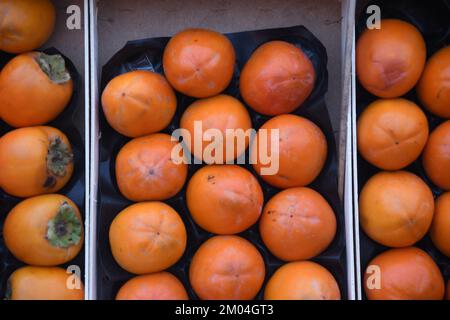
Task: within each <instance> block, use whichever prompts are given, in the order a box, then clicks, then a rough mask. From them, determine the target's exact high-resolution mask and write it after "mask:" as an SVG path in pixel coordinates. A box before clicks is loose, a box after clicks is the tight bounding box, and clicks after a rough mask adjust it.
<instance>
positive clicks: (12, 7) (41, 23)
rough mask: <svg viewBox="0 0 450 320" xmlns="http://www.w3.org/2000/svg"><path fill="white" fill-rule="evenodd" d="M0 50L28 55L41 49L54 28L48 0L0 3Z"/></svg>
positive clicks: (14, 0)
mask: <svg viewBox="0 0 450 320" xmlns="http://www.w3.org/2000/svg"><path fill="white" fill-rule="evenodd" d="M0 17H3V18H2V24H1V26H0V50H2V51H6V52H10V53H21V52H26V51H31V50H34V49H37V48H39V47H40V46H42V45H43V44H44V43H45V42H46V41H47V40H48V38H50V35H51V34H52V33H53V29H54V27H55V18H56V14H55V7H54V6H53V4H52V2H51V1H50V0H2V1H0Z"/></svg>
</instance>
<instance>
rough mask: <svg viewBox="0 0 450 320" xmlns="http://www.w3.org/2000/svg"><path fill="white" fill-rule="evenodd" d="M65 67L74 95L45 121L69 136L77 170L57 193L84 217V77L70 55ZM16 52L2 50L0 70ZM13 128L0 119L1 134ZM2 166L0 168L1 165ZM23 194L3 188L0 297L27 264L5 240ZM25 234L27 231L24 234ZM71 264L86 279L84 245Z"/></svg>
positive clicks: (0, 197) (0, 203) (0, 200)
mask: <svg viewBox="0 0 450 320" xmlns="http://www.w3.org/2000/svg"><path fill="white" fill-rule="evenodd" d="M44 52H45V53H47V54H61V52H59V51H58V50H57V49H55V48H50V49H46V50H44ZM63 57H64V60H65V62H66V67H67V69H68V70H69V72H70V75H71V77H72V80H73V85H74V87H73V95H72V98H71V100H70V102H69V104H68V105H67V107H66V108H65V109H64V111H63V112H62V113H61V114H60V115H59V116H58V117H57V118H56V119H55V120H53V121H51V122H49V123H47V124H45V125H46V126H51V127H55V128H57V129H59V130H61V131H62V132H63V133H64V134H65V135H66V136H67V138H68V139H69V141H70V143H71V145H72V149H73V154H74V172H73V175H72V177H71V179H70V181H69V182H68V183H67V184H66V186H65V187H64V188H63V189H61V190H60V191H58V192H57V193H58V194H63V195H65V196H67V197H68V198H70V199H71V200H72V201H73V202H74V203H75V204H76V205H77V206H78V208H79V209H80V214H81V216H82V219H83V221H84V220H85V210H86V208H85V196H86V188H85V162H84V156H85V141H84V132H85V131H84V130H85V121H84V114H85V112H84V104H83V99H79V97H80V96H83V90H82V89H81V77H80V75H79V73H78V71H77V69H76V68H75V66H74V64H73V63H72V62H71V61H70V59H69V58H67V57H66V56H64V55H63ZM12 58H14V55H11V54H7V53H4V52H1V51H0V70H1V69H2V68H3V67H4V66H5V65H6V64H7V63H8V62H9V61H10V60H11V59H12ZM12 130H14V128H12V127H10V126H9V125H8V124H6V123H5V122H4V121H1V120H0V136H3V135H4V134H6V133H7V132H9V131H12ZM0 170H1V169H0ZM22 200H23V199H22V198H17V197H13V196H11V195H8V194H7V193H5V192H4V191H3V190H1V189H0V299H3V298H4V297H5V291H6V283H7V280H8V278H9V276H10V275H11V273H13V272H14V271H15V270H16V269H18V268H20V267H22V266H24V265H25V264H24V263H23V262H21V261H19V260H17V259H16V258H15V257H14V256H13V255H12V254H11V253H10V252H9V251H8V249H7V248H6V246H5V243H4V240H3V223H4V221H5V219H6V217H7V215H8V213H9V211H10V210H11V209H12V208H13V207H14V206H15V205H17V204H18V203H19V202H20V201H22ZM23 236H24V237H25V236H26V235H23ZM69 265H75V266H78V267H79V268H80V270H81V274H80V276H81V277H82V280H83V282H84V246H83V248H82V249H81V250H80V253H79V254H78V255H77V256H76V257H75V258H74V259H73V260H71V261H69V262H68V263H66V264H65V265H62V266H61V267H63V268H65V267H67V266H69Z"/></svg>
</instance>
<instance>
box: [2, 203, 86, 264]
mask: <svg viewBox="0 0 450 320" xmlns="http://www.w3.org/2000/svg"><path fill="white" fill-rule="evenodd" d="M24 235H26V236H24ZM3 238H4V240H5V245H6V247H7V248H8V250H9V251H11V253H12V254H13V255H14V256H15V257H16V258H17V259H19V260H21V261H23V262H25V263H27V264H31V265H36V266H56V265H59V264H63V263H66V262H68V261H70V260H72V259H73V258H75V256H76V255H77V254H78V253H79V252H80V250H81V247H82V245H83V239H84V232H83V222H82V219H81V215H80V212H79V210H78V208H77V206H76V205H75V203H73V202H72V201H71V200H70V199H69V198H67V197H65V196H63V195H59V194H48V195H41V196H36V197H32V198H29V199H26V200H23V201H22V202H20V203H19V204H18V205H16V206H15V207H14V208H13V209H12V210H11V211H10V212H9V214H8V216H7V217H6V220H5V223H4V225H3Z"/></svg>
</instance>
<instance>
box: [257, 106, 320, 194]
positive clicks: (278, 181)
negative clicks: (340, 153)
mask: <svg viewBox="0 0 450 320" xmlns="http://www.w3.org/2000/svg"><path fill="white" fill-rule="evenodd" d="M262 129H265V130H267V131H266V132H267V140H266V141H267V151H268V152H267V153H266V152H262V154H269V155H272V156H274V155H275V154H276V146H275V145H274V146H272V141H271V135H272V134H275V132H276V130H279V168H278V172H277V173H276V174H273V175H267V174H262V173H263V172H262V169H263V168H269V167H270V165H266V164H264V163H263V161H262V159H261V157H260V155H259V153H260V151H261V149H260V145H259V144H260V143H261V141H265V140H263V139H262V138H261V136H262V135H263V132H264V131H262ZM257 139H258V143H253V144H252V146H251V154H252V157H254V159H255V160H254V161H253V168H254V169H255V171H256V172H257V173H258V174H259V175H261V178H262V179H263V180H264V181H266V182H267V183H268V184H270V185H272V186H274V187H277V188H281V189H286V188H292V187H304V186H306V185H308V184H310V183H311V182H313V181H314V179H316V178H317V176H318V175H319V173H320V172H321V171H322V168H323V166H324V164H325V161H326V158H327V149H328V146H327V141H326V139H325V135H324V134H323V132H322V131H321V130H320V128H319V127H318V126H317V125H315V124H314V123H313V122H311V121H309V120H308V119H306V118H302V117H299V116H296V115H291V114H285V115H280V116H276V117H273V118H272V119H270V120H268V121H267V122H266V123H264V124H263V125H262V127H261V128H260V129H259V130H258V134H257Z"/></svg>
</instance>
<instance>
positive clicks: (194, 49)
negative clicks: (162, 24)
mask: <svg viewBox="0 0 450 320" xmlns="http://www.w3.org/2000/svg"><path fill="white" fill-rule="evenodd" d="M235 62H236V54H235V52H234V48H233V45H232V44H231V42H230V40H228V38H227V37H225V36H224V35H222V34H220V33H218V32H215V31H212V30H206V29H186V30H183V31H181V32H179V33H177V34H176V35H174V36H173V37H172V38H171V39H170V41H169V43H168V44H167V46H166V48H165V49H164V54H163V67H164V74H165V75H166V77H167V80H168V81H169V82H170V84H171V85H172V87H174V88H175V89H176V90H177V91H179V92H181V93H184V94H186V95H188V96H191V97H195V98H206V97H211V96H214V95H216V94H219V93H220V92H222V91H223V90H225V88H226V87H227V86H228V84H229V83H230V81H231V78H232V77H233V72H234V64H235Z"/></svg>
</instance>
